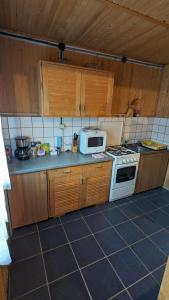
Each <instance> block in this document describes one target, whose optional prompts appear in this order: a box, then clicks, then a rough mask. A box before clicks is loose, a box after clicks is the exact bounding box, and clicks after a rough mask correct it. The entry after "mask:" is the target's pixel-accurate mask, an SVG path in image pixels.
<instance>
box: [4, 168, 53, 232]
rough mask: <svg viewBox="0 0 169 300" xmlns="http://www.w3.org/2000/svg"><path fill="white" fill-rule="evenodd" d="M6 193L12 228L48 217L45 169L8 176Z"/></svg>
mask: <svg viewBox="0 0 169 300" xmlns="http://www.w3.org/2000/svg"><path fill="white" fill-rule="evenodd" d="M10 180H11V190H10V191H8V192H7V194H8V204H9V213H10V219H11V226H12V228H16V227H20V226H24V225H27V224H31V223H35V222H38V221H42V220H45V219H47V218H48V203H47V180H46V171H41V172H36V173H28V174H20V175H14V176H11V177H10Z"/></svg>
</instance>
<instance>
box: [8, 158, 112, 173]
mask: <svg viewBox="0 0 169 300" xmlns="http://www.w3.org/2000/svg"><path fill="white" fill-rule="evenodd" d="M103 161H112V158H111V157H109V156H107V157H105V158H102V159H95V158H93V157H92V155H83V154H80V153H72V152H63V153H60V154H59V155H53V156H50V155H48V156H44V157H35V158H30V159H28V160H23V161H21V160H18V159H16V158H13V159H12V160H11V161H10V162H9V163H8V169H9V174H10V175H17V174H24V173H32V172H37V171H43V170H49V169H58V168H64V167H71V166H78V165H85V164H93V163H99V162H103Z"/></svg>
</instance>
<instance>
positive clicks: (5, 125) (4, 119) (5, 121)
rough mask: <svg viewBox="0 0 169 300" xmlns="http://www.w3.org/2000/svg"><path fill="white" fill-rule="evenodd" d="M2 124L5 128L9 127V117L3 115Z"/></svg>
mask: <svg viewBox="0 0 169 300" xmlns="http://www.w3.org/2000/svg"><path fill="white" fill-rule="evenodd" d="M1 124H2V128H4V129H6V128H9V126H8V117H2V118H1Z"/></svg>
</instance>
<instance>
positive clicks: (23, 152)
mask: <svg viewBox="0 0 169 300" xmlns="http://www.w3.org/2000/svg"><path fill="white" fill-rule="evenodd" d="M15 140H16V147H17V148H16V150H15V156H16V157H17V158H18V159H20V160H26V159H29V158H30V153H31V150H30V139H29V137H27V136H17V137H16V138H15Z"/></svg>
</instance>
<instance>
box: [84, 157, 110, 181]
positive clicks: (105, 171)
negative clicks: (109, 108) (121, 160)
mask: <svg viewBox="0 0 169 300" xmlns="http://www.w3.org/2000/svg"><path fill="white" fill-rule="evenodd" d="M111 168H112V162H111V161H108V162H103V163H97V164H91V165H87V166H85V167H84V173H85V175H86V176H87V177H88V176H93V175H96V176H98V175H100V176H101V175H110V174H111Z"/></svg>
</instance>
